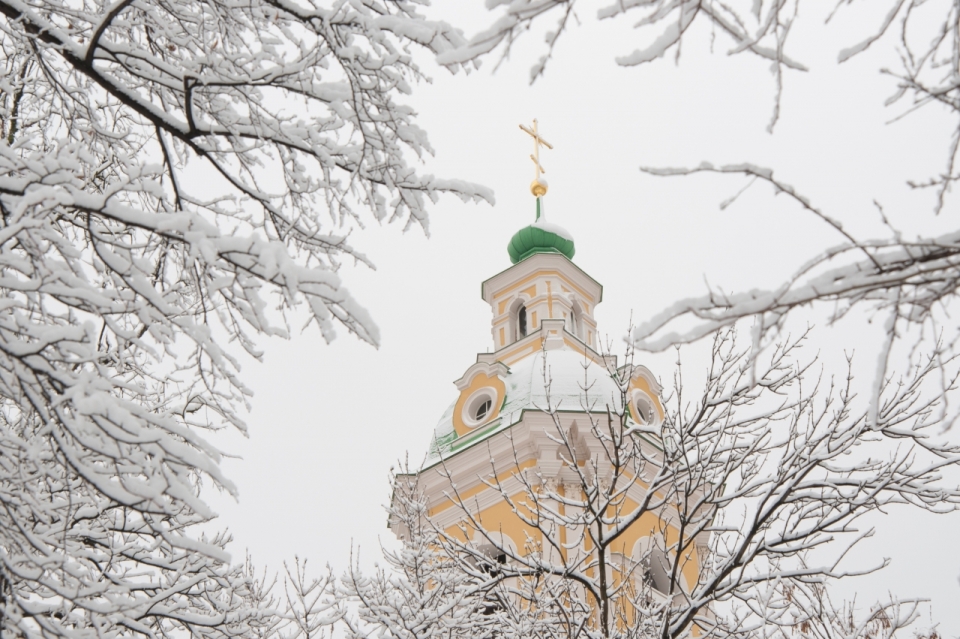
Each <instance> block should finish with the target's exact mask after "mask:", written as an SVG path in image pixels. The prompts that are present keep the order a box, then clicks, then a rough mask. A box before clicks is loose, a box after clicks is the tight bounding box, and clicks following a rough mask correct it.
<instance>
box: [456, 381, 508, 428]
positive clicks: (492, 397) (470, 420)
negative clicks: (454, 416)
mask: <svg viewBox="0 0 960 639" xmlns="http://www.w3.org/2000/svg"><path fill="white" fill-rule="evenodd" d="M498 395H499V393H497V389H496V388H494V387H493V386H484V387H483V388H480V389H477V390H475V391H474V392H472V393H471V394H470V397H468V398H467V401H465V402H464V403H463V410H462V411H461V413H460V419H462V420H463V423H464V425H465V426H466V427H467V428H476V427H477V426H482V425H483V424H486V423H487V422H489V421H490V418H491V417H493V414H494V413H495V412H497V408H499V407H498V406H497V405H496V402H497V399H498V398H499V397H498ZM485 401H489V402H490V408H489V409H487V412H486V413H484V414H483V417H481V418H480V419H476V418H475V417H474V414H475V413H476V412H477V409H478V408H480V406H481V404H482V403H483V402H485Z"/></svg>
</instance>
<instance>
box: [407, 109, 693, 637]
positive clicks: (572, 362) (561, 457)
mask: <svg viewBox="0 0 960 639" xmlns="http://www.w3.org/2000/svg"><path fill="white" fill-rule="evenodd" d="M521 128H523V129H524V131H526V132H527V133H529V134H530V135H531V136H533V138H534V141H535V153H534V155H532V156H531V158H532V159H533V160H534V163H535V164H536V166H537V176H536V179H535V180H534V182H533V184H532V185H531V191H532V192H533V195H534V196H535V197H536V219H535V220H534V222H533V223H532V224H529V225H528V226H526V227H524V228H522V229H520V230H519V231H518V232H517V233H516V234H514V236H513V237H512V238H511V239H510V242H509V244H508V246H507V252H508V255H509V258H510V261H511V262H512V265H511V266H509V267H508V268H506V269H505V270H504V271H502V272H500V273H498V274H496V275H494V276H493V277H491V278H489V279H488V280H486V281H485V282H483V285H482V295H483V299H484V301H485V302H486V303H487V304H489V306H490V311H491V337H492V340H493V350H492V352H489V353H481V354H478V355H477V358H476V362H474V363H473V364H471V365H470V366H468V367H467V369H466V370H465V371H464V372H463V374H462V375H461V376H460V377H459V378H458V379H457V380H456V381H455V382H454V385H455V386H456V397H455V399H454V401H453V402H452V404H451V405H450V407H449V408H448V409H447V411H446V412H445V413H444V414H443V416H442V417H441V418H440V421H439V423H438V424H437V425H436V428H435V429H434V432H433V435H432V438H431V442H430V447H429V452H428V454H427V457H426V460H425V463H424V465H423V466H422V468H421V469H420V470H419V471H418V472H417V473H415V475H414V477H415V479H416V482H417V485H418V487H419V490H420V491H422V493H423V495H424V498H425V500H426V511H427V516H428V517H429V518H430V520H431V522H432V525H433V526H434V527H435V528H436V529H437V530H440V531H443V533H444V534H445V535H447V536H448V538H449V539H451V540H459V541H458V542H457V543H462V544H463V545H464V548H474V549H476V551H477V552H478V553H480V554H478V555H477V556H481V555H484V556H487V557H490V561H492V562H499V563H501V564H504V565H516V566H525V567H526V568H528V569H529V570H534V569H535V570H540V571H543V570H545V571H547V572H550V571H551V570H555V569H554V568H553V566H559V567H564V568H563V570H568V569H569V570H578V571H581V572H582V574H584V575H588V576H590V575H592V577H590V578H594V577H597V578H599V576H600V574H601V573H602V571H603V569H604V568H603V565H607V566H608V568H607V570H608V572H609V573H611V574H613V573H616V575H617V576H615V577H613V579H614V581H616V580H619V582H618V583H615V584H614V586H615V589H617V590H618V592H622V593H624V597H627V595H629V594H630V592H635V591H636V590H639V589H641V588H646V590H647V592H648V593H652V596H654V597H659V598H661V599H662V598H665V597H667V598H668V597H674V596H682V592H683V591H687V592H689V589H690V588H691V587H692V586H693V585H694V584H695V582H696V579H697V575H698V565H699V561H700V560H699V557H700V556H701V554H702V552H703V551H702V550H701V549H700V548H699V547H698V546H699V545H700V542H701V541H702V540H697V541H696V543H692V544H687V545H686V546H683V547H680V546H678V544H677V540H678V539H679V537H678V535H677V531H676V525H675V523H674V522H673V517H672V516H671V515H670V513H668V512H666V511H665V509H664V507H663V505H662V503H661V502H658V500H657V499H653V500H651V499H649V498H648V495H647V490H648V487H649V483H648V482H649V479H648V476H653V475H655V474H656V460H657V459H662V455H663V446H664V444H663V442H662V441H661V438H660V437H659V425H660V424H661V423H662V421H663V419H664V409H663V406H662V405H661V400H660V390H661V389H660V386H659V384H658V383H657V380H656V378H655V377H654V375H653V374H652V373H651V372H650V371H649V370H648V369H647V368H645V367H644V366H642V365H638V364H635V363H633V362H627V363H626V364H625V365H620V366H618V363H617V358H616V357H615V356H610V355H605V354H602V353H601V352H599V350H598V346H597V344H598V327H597V322H596V318H595V316H594V312H595V309H596V307H597V305H598V304H600V302H601V301H602V300H603V287H602V286H601V285H600V284H599V283H598V282H597V281H596V280H594V279H593V278H592V277H591V276H590V275H588V274H587V273H586V272H585V271H584V270H582V269H581V268H580V267H579V266H578V265H577V264H575V263H574V262H573V257H574V254H575V246H574V241H573V238H572V237H571V235H570V234H569V233H568V232H567V231H565V230H564V229H563V228H561V227H560V226H557V225H555V224H552V223H549V222H548V221H547V216H546V215H545V211H544V196H545V194H546V191H547V185H546V182H545V180H543V178H542V177H541V175H540V173H541V171H542V167H540V163H539V148H540V145H544V146H548V145H547V144H546V142H545V141H544V140H543V139H542V138H541V137H540V136H539V133H538V131H537V128H536V120H534V126H533V128H527V127H522V126H521ZM548 148H549V146H548ZM611 428H612V429H613V430H612V431H611V430H610V429H611ZM607 431H610V432H613V433H614V436H613V439H611V438H610V437H608V436H607V435H605V434H604V433H605V432H607ZM625 431H631V432H634V433H639V434H636V435H629V436H628V437H631V438H633V439H631V440H630V442H627V445H629V446H631V447H632V448H631V450H633V451H634V453H633V454H634V455H635V458H634V460H633V465H632V466H631V465H630V464H626V465H624V466H623V467H616V464H614V463H613V462H611V454H610V451H611V447H612V446H614V447H615V446H616V445H620V444H617V443H616V442H618V441H621V439H622V437H621V439H618V436H620V434H621V433H622V432H625ZM631 442H633V443H631ZM408 477H409V476H408ZM604 500H606V501H604ZM651 503H653V504H656V503H661V505H660V506H654V507H651V506H650V504H651ZM532 504H533V505H532ZM597 504H600V506H601V510H602V511H603V512H602V513H601V515H602V514H603V513H608V514H609V516H610V518H609V521H607V522H606V523H602V524H598V525H600V526H601V528H603V527H606V528H604V530H607V531H608V532H609V535H607V536H606V537H604V535H606V534H607V533H606V532H604V530H599V531H598V534H599V537H598V536H597V534H595V533H594V532H593V531H591V530H590V520H589V518H588V517H585V516H580V515H577V514H576V513H581V514H582V513H585V512H586V511H587V510H589V508H591V506H592V505H597ZM541 507H542V508H544V509H545V510H544V512H547V511H549V513H553V514H550V515H541V514H540V513H538V512H537V509H539V508H541ZM621 515H622V517H621ZM544 517H547V518H552V521H551V522H550V525H549V527H543V526H541V527H540V528H538V526H537V525H536V522H541V523H542V522H543V521H544ZM620 520H622V521H623V522H625V523H624V524H623V529H622V530H616V528H617V525H618V521H620ZM598 521H599V520H598ZM391 526H392V528H393V530H394V532H395V533H396V534H398V535H399V536H401V537H402V536H403V535H404V534H405V531H404V530H403V527H402V525H399V522H398V521H397V520H396V519H393V520H392V521H391ZM551 535H552V536H553V537H555V539H553V538H550V539H548V537H550V536H551ZM598 546H603V557H598V551H597V548H598ZM671 552H672V553H673V555H672V556H671V554H670V553H671ZM534 556H536V558H535V559H534ZM671 557H672V558H671ZM673 565H676V566H677V568H676V569H675V570H674V569H672V566H673ZM556 570H557V571H558V572H559V571H560V570H561V569H560V568H556ZM633 573H636V576H633ZM668 573H671V574H668ZM517 574H521V572H518V573H517ZM526 574H530V572H529V571H528V573H526ZM627 574H630V575H632V576H631V577H630V578H631V579H635V580H637V581H636V583H637V587H635V588H634V587H630V588H625V587H624V586H623V582H624V580H625V579H626V577H625V575H627ZM628 591H630V592H628ZM584 597H585V598H586V599H589V598H590V597H589V593H586V594H585V595H584ZM594 599H596V597H594ZM588 605H591V606H599V601H593V603H590V604H588ZM608 616H609V615H608ZM619 618H620V619H624V618H626V617H623V615H622V614H621V615H620V617H619Z"/></svg>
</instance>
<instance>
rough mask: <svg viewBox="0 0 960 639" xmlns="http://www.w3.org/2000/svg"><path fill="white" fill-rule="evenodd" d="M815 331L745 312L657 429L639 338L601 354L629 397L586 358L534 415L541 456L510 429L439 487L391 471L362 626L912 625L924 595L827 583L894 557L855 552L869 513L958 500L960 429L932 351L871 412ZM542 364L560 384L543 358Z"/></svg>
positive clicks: (610, 638) (623, 633)
mask: <svg viewBox="0 0 960 639" xmlns="http://www.w3.org/2000/svg"><path fill="white" fill-rule="evenodd" d="M806 339H807V335H801V336H799V337H794V338H786V339H784V340H781V341H780V342H778V343H777V344H776V345H775V346H773V347H772V348H771V349H770V351H769V352H767V353H766V354H765V356H764V357H763V358H757V357H755V356H754V355H753V354H752V346H751V345H750V344H748V345H746V346H743V345H741V344H739V343H738V341H737V339H736V333H735V331H733V330H724V331H719V332H717V333H715V334H713V336H712V341H711V344H710V358H709V364H708V368H707V371H706V375H705V379H704V380H703V384H702V386H695V385H694V384H692V383H691V382H689V381H685V380H684V376H683V372H684V368H683V366H682V365H681V364H680V363H679V362H678V366H677V368H676V369H675V375H674V382H673V384H672V390H671V392H670V394H669V395H668V396H667V397H666V398H665V403H666V406H665V409H666V412H665V416H664V418H663V421H662V422H661V423H660V424H659V425H658V428H652V427H651V425H650V424H646V425H643V424H638V423H637V422H635V421H634V420H633V419H632V418H631V416H630V415H631V414H630V412H629V410H628V409H627V406H628V404H629V402H628V401H627V396H626V392H627V389H628V388H629V379H630V376H631V375H632V372H633V359H632V349H631V352H628V357H627V364H626V365H625V366H622V367H620V368H614V367H613V366H611V367H610V368H609V373H610V374H611V375H612V376H614V377H615V378H616V380H617V381H618V386H619V387H621V388H622V389H623V393H622V394H621V396H620V397H615V398H605V397H596V396H592V392H593V391H592V390H591V389H590V385H589V384H587V383H586V380H587V379H588V377H587V376H586V375H585V384H584V386H583V397H582V399H581V406H580V407H579V409H571V407H570V406H569V405H567V406H565V407H564V409H563V410H560V409H558V407H557V405H556V403H555V402H553V401H550V400H548V405H545V406H543V407H541V413H540V417H543V418H544V419H538V420H537V421H536V422H533V421H531V422H529V424H526V425H525V427H526V428H531V429H537V428H540V427H541V426H540V425H541V424H542V425H543V426H542V428H544V429H545V430H544V434H546V435H547V436H548V439H549V442H550V443H551V444H555V445H556V446H555V448H554V446H552V445H551V446H549V447H548V448H547V449H546V450H549V452H550V453H551V454H550V455H549V456H541V457H538V456H537V455H538V453H537V451H536V450H533V448H532V447H531V446H529V440H524V443H523V444H520V445H517V444H516V443H515V442H514V440H513V439H510V440H509V441H511V442H514V443H513V447H512V453H508V455H507V456H506V457H504V456H503V455H502V454H498V455H496V456H494V455H491V457H490V467H489V468H488V469H485V470H483V471H480V472H479V473H478V474H477V475H476V476H475V477H473V478H470V477H469V476H468V475H469V472H468V471H467V470H465V468H464V467H463V466H461V467H458V466H457V464H458V459H457V457H456V456H454V457H452V458H449V459H445V460H444V461H443V462H442V464H441V466H440V469H439V471H438V472H440V476H441V477H443V478H445V479H444V480H443V481H444V482H448V483H445V484H444V486H445V490H444V492H443V495H442V496H437V497H435V498H433V499H432V500H431V502H430V503H429V504H428V503H427V501H426V498H425V497H424V496H423V495H422V494H420V493H419V492H418V488H417V474H416V473H410V472H409V471H408V472H406V473H404V474H402V475H399V476H397V477H395V479H394V499H393V507H392V509H391V521H392V522H394V525H397V526H399V531H400V535H401V538H402V540H403V551H402V552H400V553H395V554H391V555H390V563H391V564H392V565H394V566H402V570H401V571H400V572H399V573H394V575H395V576H394V578H393V580H391V579H390V578H389V577H388V576H387V575H380V574H378V575H377V576H376V577H374V578H373V579H368V580H366V581H362V583H363V584H369V589H370V592H371V593H375V596H372V595H370V594H361V595H360V599H359V601H360V606H361V610H362V611H363V612H362V613H361V614H362V615H370V614H371V612H368V611H374V612H375V613H376V615H378V616H377V617H376V618H374V617H372V616H371V617H368V619H369V620H370V621H371V622H373V623H374V625H375V627H376V628H379V630H373V629H368V630H365V631H364V632H363V633H362V636H395V637H410V639H413V633H414V631H415V630H416V631H419V630H420V629H423V631H424V632H425V635H424V636H439V635H440V634H442V632H443V630H441V628H443V627H444V624H450V625H451V626H452V627H450V626H447V628H448V630H447V632H450V633H451V635H452V636H466V635H467V634H470V633H472V636H502V637H511V638H517V639H519V638H520V637H529V636H538V637H557V638H560V637H565V638H568V639H647V638H650V639H653V638H659V639H677V638H686V637H716V638H718V639H719V638H721V637H724V638H730V637H737V638H740V639H761V638H768V637H777V638H781V639H787V638H788V637H800V638H802V639H813V638H815V637H821V638H822V637H825V636H829V637H837V638H841V637H842V638H844V639H868V638H871V637H872V638H877V637H883V638H884V639H890V638H892V637H895V636H904V632H905V629H907V628H908V627H910V625H911V624H912V623H913V622H914V621H915V620H916V619H917V617H918V614H917V612H918V611H917V606H918V604H919V600H916V599H900V598H892V599H891V600H890V601H887V602H885V603H878V604H876V605H874V606H873V607H871V608H869V609H866V610H864V609H857V610H855V609H854V607H853V606H852V605H851V604H848V603H835V602H834V601H833V600H832V599H831V597H830V594H829V593H830V584H831V583H832V582H834V581H835V580H837V579H841V578H846V577H851V576H854V575H862V574H869V573H872V572H874V571H876V570H879V569H881V568H883V567H884V565H885V562H883V561H879V562H874V563H866V564H861V565H858V564H856V563H852V562H851V560H849V558H848V555H849V554H850V553H849V551H850V549H851V548H853V547H855V546H856V545H857V544H858V543H859V542H860V541H862V540H863V539H864V538H866V537H868V536H869V534H870V530H869V529H868V530H861V529H860V524H861V521H862V520H863V518H864V517H865V516H866V515H868V514H870V513H876V512H884V513H887V512H899V513H903V514H905V513H907V512H910V511H915V510H923V511H930V512H952V511H954V510H956V509H957V507H958V505H960V488H958V487H957V486H956V485H953V484H951V482H950V480H949V477H951V476H952V474H953V470H954V469H955V468H956V467H957V465H958V464H960V448H958V447H957V446H953V445H949V444H942V443H937V442H936V440H935V438H932V437H931V434H932V433H934V432H935V431H936V429H937V428H938V427H939V423H938V421H937V419H936V417H935V406H936V402H937V397H936V396H933V397H932V398H928V397H926V396H925V395H924V394H923V393H922V392H921V389H922V387H923V382H924V379H925V378H926V377H927V376H928V375H930V374H931V371H932V370H933V366H930V365H928V366H923V367H920V368H918V369H916V370H915V371H913V374H912V375H911V376H910V377H908V378H906V379H904V380H903V381H902V382H901V383H899V384H888V385H885V386H884V387H883V388H882V390H881V394H882V406H883V409H882V410H881V411H880V412H879V413H878V414H877V415H876V416H875V418H870V417H869V412H870V411H869V402H866V401H863V400H860V399H858V398H857V397H856V395H855V394H854V393H853V392H852V391H851V388H852V387H851V381H852V376H850V375H848V376H847V377H846V378H845V379H840V380H832V379H825V378H822V377H820V376H819V375H818V374H817V373H816V369H815V367H814V363H815V362H814V361H811V360H809V359H804V358H803V356H802V353H803V351H802V347H803V344H804V342H805V341H806ZM547 359H549V354H547ZM608 361H610V362H612V361H613V360H612V358H611V359H609V360H608ZM585 370H586V366H585ZM543 382H544V385H545V390H546V395H547V396H548V397H549V395H550V391H549V387H550V385H551V373H550V370H549V364H545V366H544V379H543ZM571 410H573V411H574V412H576V415H572V414H571ZM509 435H510V431H504V432H503V433H502V435H501V436H503V437H508V438H509ZM494 448H496V450H498V451H502V450H503V448H502V447H501V446H496V447H494V446H493V445H491V447H490V450H493V449H494ZM554 451H556V453H555V455H554V454H552V453H553V452H554ZM541 452H542V451H541ZM554 457H555V458H556V460H559V465H560V470H559V471H558V470H557V468H556V467H555V465H556V464H557V463H558V462H557V461H555V459H554ZM548 467H549V468H550V469H552V470H551V471H550V472H549V474H548V471H547V468H548ZM469 468H470V469H473V468H474V467H473V466H470V467H469ZM435 471H436V468H434V469H433V470H430V471H423V472H435ZM454 477H456V478H457V480H456V481H455V480H454ZM463 484H468V485H463ZM478 487H482V488H484V489H485V490H487V491H490V492H492V497H493V500H491V495H490V494H487V493H484V496H483V497H480V496H479V495H480V494H479V493H478ZM481 504H482V505H481ZM431 508H437V509H438V512H444V513H445V514H444V515H443V516H442V520H443V521H444V522H445V523H444V524H443V525H440V523H439V521H440V520H441V517H431V516H430V509H431ZM451 508H452V509H455V513H456V516H455V517H454V516H452V515H450V514H449V512H450V510H449V509H451ZM493 513H496V514H493ZM492 514H493V518H492V519H491V515H492ZM450 522H455V523H452V524H451V523H450ZM638 528H639V529H640V530H641V531H642V534H641V538H640V542H638V543H637V544H636V545H635V544H634V540H635V539H636V531H637V530H638ZM507 531H510V532H509V534H507ZM517 531H521V532H519V533H518V532H517ZM518 535H522V538H519V537H518ZM628 540H629V541H628ZM415 567H418V568H417V569H415ZM350 578H351V580H352V581H354V582H358V583H360V582H361V580H359V579H357V578H356V577H354V576H353V575H351V577H350ZM424 583H435V584H436V588H435V589H433V590H431V589H430V588H423V586H422V585H420V584H424ZM434 592H435V593H436V595H437V596H436V598H435V599H433V600H430V599H429V594H430V593H434ZM391 593H392V594H391ZM458 597H459V598H458ZM404 606H406V607H404ZM452 607H459V609H460V612H459V615H457V614H455V613H453V611H452ZM407 620H411V622H410V623H407ZM413 622H415V623H413ZM907 632H909V631H907ZM898 633H899V634H898Z"/></svg>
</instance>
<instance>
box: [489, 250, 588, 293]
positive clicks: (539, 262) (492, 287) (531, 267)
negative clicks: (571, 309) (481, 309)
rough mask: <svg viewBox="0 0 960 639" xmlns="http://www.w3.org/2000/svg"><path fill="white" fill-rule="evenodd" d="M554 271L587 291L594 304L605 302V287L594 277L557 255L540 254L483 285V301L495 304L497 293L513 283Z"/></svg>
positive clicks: (515, 265)
mask: <svg viewBox="0 0 960 639" xmlns="http://www.w3.org/2000/svg"><path fill="white" fill-rule="evenodd" d="M547 270H554V271H557V272H560V273H563V274H564V275H565V276H566V277H568V278H569V279H570V281H571V282H573V283H574V284H576V285H577V286H579V287H580V288H581V289H583V290H584V291H587V292H588V293H589V295H590V297H591V298H592V299H591V300H590V301H591V302H592V303H593V304H599V303H600V302H601V301H602V300H603V287H602V286H601V285H600V284H599V283H598V282H597V281H596V280H595V279H593V278H592V277H590V276H589V275H587V274H586V273H585V272H584V271H583V270H582V269H581V268H580V267H579V266H577V265H576V264H574V263H573V262H571V261H570V260H568V259H567V258H566V257H565V256H563V255H560V254H557V253H538V254H536V255H531V256H530V257H528V258H527V259H525V260H522V261H521V262H518V263H517V264H514V265H513V266H511V267H510V268H508V269H507V270H505V271H502V272H500V273H497V274H496V275H494V276H493V277H491V278H490V279H488V280H487V281H486V282H484V283H483V285H482V288H481V290H482V293H483V299H484V300H485V301H486V302H487V303H488V304H493V296H494V294H495V293H496V292H497V291H500V290H502V289H504V288H505V287H507V286H509V285H510V284H511V283H512V282H515V281H517V280H521V279H524V278H526V277H528V276H530V275H533V274H534V273H536V272H537V271H547Z"/></svg>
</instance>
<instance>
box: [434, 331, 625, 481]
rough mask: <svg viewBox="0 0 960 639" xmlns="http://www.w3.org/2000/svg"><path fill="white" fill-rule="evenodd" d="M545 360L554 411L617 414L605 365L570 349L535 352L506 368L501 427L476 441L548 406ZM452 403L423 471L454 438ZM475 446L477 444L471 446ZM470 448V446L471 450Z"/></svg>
mask: <svg viewBox="0 0 960 639" xmlns="http://www.w3.org/2000/svg"><path fill="white" fill-rule="evenodd" d="M544 359H546V364H547V370H546V374H547V379H548V380H549V383H550V402H549V403H550V404H552V405H553V406H554V407H555V408H556V409H557V410H568V411H585V410H590V411H593V412H597V413H601V412H606V408H607V406H611V407H613V408H616V409H619V407H620V403H621V395H620V389H619V388H618V386H617V384H616V382H615V381H614V380H613V378H612V377H611V376H610V373H609V371H607V369H606V367H605V366H604V365H603V364H597V363H596V362H594V361H593V360H591V359H589V358H586V357H584V356H583V354H582V353H578V352H577V351H574V350H572V349H569V348H566V347H564V348H560V349H557V350H550V351H539V352H537V353H536V354H534V355H532V356H530V357H528V358H526V359H524V360H523V361H521V362H519V363H517V364H516V365H515V366H512V367H510V372H509V373H507V376H506V377H505V378H504V380H503V381H504V384H505V386H506V398H505V400H504V404H503V408H502V409H501V411H500V417H499V420H500V424H499V426H497V427H496V428H495V429H494V430H492V431H490V433H487V434H486V435H484V436H483V437H481V438H479V439H477V440H476V441H477V442H479V441H483V440H484V439H486V438H487V437H489V436H491V435H494V434H496V433H499V432H501V431H503V430H504V429H506V428H509V427H510V426H512V425H513V424H516V423H517V422H519V421H520V420H521V418H522V417H523V411H525V410H542V409H544V408H546V407H547V406H548V402H547V390H546V385H545V381H544V368H543V364H544ZM454 405H455V403H454V404H452V405H451V406H450V408H448V409H447V411H446V412H445V413H444V414H443V417H441V418H440V422H439V423H438V424H437V426H436V429H435V430H434V433H433V440H432V441H431V444H430V450H429V452H428V454H427V459H426V463H425V464H424V467H428V466H431V465H433V464H434V463H435V462H437V461H439V460H440V457H441V456H443V457H447V456H449V454H450V453H451V452H452V451H451V447H452V445H453V444H454V442H455V441H456V439H457V435H456V431H454V428H453V408H454ZM473 443H476V442H473ZM473 443H471V444H470V445H473Z"/></svg>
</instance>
